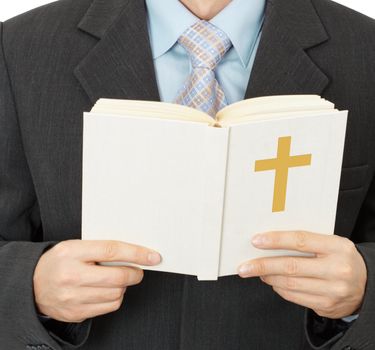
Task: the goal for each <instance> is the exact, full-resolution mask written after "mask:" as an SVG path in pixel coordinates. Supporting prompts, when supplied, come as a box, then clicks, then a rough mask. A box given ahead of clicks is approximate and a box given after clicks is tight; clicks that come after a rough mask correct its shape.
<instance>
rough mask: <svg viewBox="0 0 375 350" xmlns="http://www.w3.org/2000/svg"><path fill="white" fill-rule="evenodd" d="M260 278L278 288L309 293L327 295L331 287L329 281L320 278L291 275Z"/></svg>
mask: <svg viewBox="0 0 375 350" xmlns="http://www.w3.org/2000/svg"><path fill="white" fill-rule="evenodd" d="M260 279H261V280H262V281H263V282H264V283H266V284H268V285H270V286H272V287H276V288H281V289H285V290H288V291H292V292H298V293H307V294H313V295H322V296H324V295H327V293H329V290H330V287H329V286H327V282H326V281H324V280H321V279H318V278H305V277H290V276H261V277H260Z"/></svg>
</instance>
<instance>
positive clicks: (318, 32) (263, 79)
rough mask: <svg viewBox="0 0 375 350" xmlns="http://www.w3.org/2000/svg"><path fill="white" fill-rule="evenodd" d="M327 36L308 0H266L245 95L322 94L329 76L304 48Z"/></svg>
mask: <svg viewBox="0 0 375 350" xmlns="http://www.w3.org/2000/svg"><path fill="white" fill-rule="evenodd" d="M327 39H328V37H327V34H326V32H325V30H324V28H323V25H322V23H321V21H320V19H319V17H318V16H317V14H316V12H315V9H314V8H313V6H312V4H311V1H310V0H268V2H267V8H266V17H265V22H264V25H263V29H262V36H261V40H260V44H259V48H258V51H257V55H256V58H255V62H254V66H253V69H252V73H251V78H250V81H249V85H248V88H247V91H246V96H245V97H246V98H250V97H258V96H266V95H282V94H321V93H322V91H323V90H324V88H325V87H326V86H327V84H328V82H329V80H328V78H327V76H326V75H325V74H324V73H323V72H322V71H321V70H320V69H319V68H318V67H317V66H316V65H315V63H314V62H313V61H312V60H311V58H310V57H309V56H308V54H307V53H306V50H307V49H309V48H311V47H313V46H316V45H318V44H321V43H323V42H325V41H326V40H327Z"/></svg>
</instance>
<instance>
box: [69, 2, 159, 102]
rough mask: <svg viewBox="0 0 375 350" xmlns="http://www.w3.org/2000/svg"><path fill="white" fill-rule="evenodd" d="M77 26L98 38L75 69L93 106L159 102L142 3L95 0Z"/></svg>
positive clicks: (144, 10)
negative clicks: (110, 101) (123, 101)
mask: <svg viewBox="0 0 375 350" xmlns="http://www.w3.org/2000/svg"><path fill="white" fill-rule="evenodd" d="M78 27H79V29H80V30H82V31H84V32H86V33H88V34H91V35H93V36H94V37H96V38H98V39H99V42H98V43H97V44H96V45H95V46H94V48H93V49H92V50H91V51H90V52H89V53H88V55H87V56H86V57H85V58H84V59H83V60H82V61H81V62H80V63H79V64H78V66H77V67H76V68H75V70H74V74H75V76H76V77H77V79H78V80H79V81H80V83H81V84H82V86H83V88H84V90H85V91H86V93H87V94H88V96H89V97H90V100H91V102H92V103H95V102H96V101H97V100H98V99H99V98H102V97H107V98H128V99H139V100H156V101H157V100H160V98H159V93H158V88H157V83H156V78H155V72H154V67H153V61H152V55H151V48H150V44H149V38H148V29H147V16H146V9H145V4H144V2H143V1H132V0H94V1H93V3H92V5H91V7H90V8H89V10H88V11H87V12H86V14H85V16H84V17H83V18H82V20H81V22H80V23H79V25H78Z"/></svg>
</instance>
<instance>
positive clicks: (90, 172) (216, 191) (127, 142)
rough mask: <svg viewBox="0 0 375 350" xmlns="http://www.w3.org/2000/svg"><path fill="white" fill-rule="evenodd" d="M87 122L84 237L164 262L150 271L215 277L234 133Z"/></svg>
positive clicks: (92, 118)
mask: <svg viewBox="0 0 375 350" xmlns="http://www.w3.org/2000/svg"><path fill="white" fill-rule="evenodd" d="M84 118H85V119H84V147H83V198H82V238H83V239H111V240H122V241H125V242H129V243H134V244H139V245H143V246H146V247H149V248H151V249H155V250H157V251H159V252H160V254H161V256H162V263H161V264H160V265H158V266H155V267H145V268H147V269H149V270H158V271H168V272H177V273H184V274H192V275H202V276H204V277H203V278H217V274H218V260H219V258H218V255H219V250H220V246H219V244H220V234H221V230H220V228H221V218H222V206H223V198H222V197H223V192H224V190H223V189H224V182H225V162H226V151H224V150H226V146H227V133H228V130H227V129H217V128H212V127H208V126H207V125H204V124H201V123H194V122H181V121H172V120H159V119H147V118H131V117H129V118H127V117H120V116H110V115H94V114H85V117H84ZM203 244H204V245H206V246H207V245H210V244H211V245H212V246H213V248H212V249H211V250H210V251H209V252H205V249H203V248H202V245H203ZM215 244H216V246H215ZM215 247H216V248H215ZM203 253H205V256H206V258H207V261H208V263H207V264H202V263H200V261H201V258H202V254H203ZM212 273H213V274H214V276H212Z"/></svg>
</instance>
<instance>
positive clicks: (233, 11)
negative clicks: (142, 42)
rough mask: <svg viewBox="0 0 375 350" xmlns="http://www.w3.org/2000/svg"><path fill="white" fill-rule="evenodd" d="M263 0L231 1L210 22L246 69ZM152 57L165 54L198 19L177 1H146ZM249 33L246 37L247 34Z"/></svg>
mask: <svg viewBox="0 0 375 350" xmlns="http://www.w3.org/2000/svg"><path fill="white" fill-rule="evenodd" d="M265 3H266V0H232V1H231V2H230V3H229V4H228V5H227V6H226V7H225V8H224V9H223V10H222V11H221V12H220V13H219V14H217V15H216V16H215V17H214V18H213V19H211V20H210V22H211V23H212V24H214V25H215V26H217V27H219V28H220V29H221V30H222V31H224V32H225V33H226V34H227V35H228V37H229V38H230V40H231V42H232V44H233V47H234V49H235V50H236V52H237V54H238V56H239V57H240V59H241V62H242V64H243V66H244V67H247V65H248V63H249V60H250V56H251V53H252V51H253V48H254V45H255V43H256V40H257V37H258V34H259V31H260V29H261V26H262V23H263V17H264V9H265ZM146 6H147V12H148V21H149V31H150V39H151V40H150V41H151V47H152V53H153V58H154V59H156V58H158V57H160V56H162V55H163V54H164V53H166V52H167V51H168V50H170V49H171V47H173V46H174V44H175V43H176V42H177V40H178V38H179V37H180V35H181V34H182V33H183V32H184V31H185V30H186V29H187V28H188V27H190V26H191V25H193V24H194V23H195V22H197V21H199V18H198V17H196V16H195V15H194V14H192V13H191V12H190V11H189V10H188V9H187V8H186V7H185V6H184V5H182V3H181V2H180V1H177V0H163V1H160V0H146ZM246 33H248V34H246Z"/></svg>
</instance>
